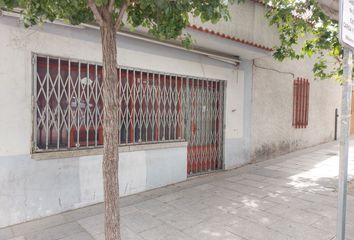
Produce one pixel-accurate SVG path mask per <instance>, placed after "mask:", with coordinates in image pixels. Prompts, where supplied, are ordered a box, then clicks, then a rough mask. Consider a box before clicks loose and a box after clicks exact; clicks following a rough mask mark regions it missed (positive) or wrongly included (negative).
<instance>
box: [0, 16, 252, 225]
mask: <svg viewBox="0 0 354 240" xmlns="http://www.w3.org/2000/svg"><path fill="white" fill-rule="evenodd" d="M0 31H1V34H0V46H1V47H0V48H1V49H0V52H1V55H0V62H1V64H0V79H1V83H2V87H1V88H0V108H1V109H2V114H1V117H0V132H1V137H0V227H4V226H8V225H11V224H16V223H19V222H24V221H27V220H31V219H35V218H39V217H43V216H48V215H52V214H55V213H59V212H62V211H66V210H69V209H74V208H77V207H82V206H86V205H89V204H94V203H98V202H102V201H103V192H102V175H101V174H102V173H101V167H100V166H101V159H102V157H101V156H82V157H72V158H64V157H63V158H60V155H59V156H58V157H59V158H60V159H54V160H34V159H32V158H31V155H30V151H31V138H32V137H31V136H32V110H31V108H32V104H31V101H32V100H31V95H32V81H33V77H32V76H33V72H32V66H31V56H32V53H41V54H45V55H52V56H60V57H66V58H74V59H82V60H85V61H94V62H100V61H101V48H100V38H99V37H100V36H99V32H98V31H96V30H92V29H86V28H81V27H68V26H58V25H53V24H44V25H43V26H41V27H35V28H31V29H25V28H24V27H23V26H22V24H21V23H19V20H18V18H14V17H7V16H2V17H0ZM118 59H119V64H121V65H124V66H130V67H136V68H142V69H148V70H153V71H162V72H167V73H173V74H181V75H191V76H197V77H204V78H212V79H221V80H226V81H227V94H226V106H225V121H226V123H227V125H226V128H225V132H227V134H226V135H225V159H224V160H225V162H224V163H225V166H226V167H227V168H231V167H234V166H239V165H241V164H242V162H241V161H244V158H243V157H244V156H245V155H246V152H247V149H245V148H242V147H240V148H236V147H234V146H233V143H236V142H237V143H242V142H243V141H244V140H243V139H244V115H243V109H244V94H243V91H244V86H245V84H244V79H243V76H244V73H243V71H242V70H238V68H237V67H236V66H235V65H232V64H228V63H224V62H221V61H218V60H215V59H211V58H208V57H206V56H203V55H199V54H195V53H188V52H186V51H183V50H178V49H172V48H168V47H164V46H159V45H156V44H153V43H147V42H143V41H140V40H134V39H130V38H127V37H119V40H118ZM247 139H249V136H247ZM236 157H237V158H236ZM186 166H187V146H186V144H185V143H183V142H182V143H176V144H175V145H173V146H171V145H168V146H167V147H166V146H165V147H164V146H163V145H160V146H159V147H157V148H154V149H151V150H146V149H145V148H144V147H142V148H140V149H137V150H136V151H133V152H123V153H121V154H120V169H119V171H120V173H119V174H120V190H121V194H122V195H128V194H132V193H136V192H141V191H144V190H148V189H152V188H156V187H160V186H164V185H168V184H172V183H176V182H179V181H183V180H185V179H186V178H187V170H186Z"/></svg>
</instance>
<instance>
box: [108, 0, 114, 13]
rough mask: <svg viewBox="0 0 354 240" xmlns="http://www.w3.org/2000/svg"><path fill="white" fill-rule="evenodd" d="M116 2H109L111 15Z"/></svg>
mask: <svg viewBox="0 0 354 240" xmlns="http://www.w3.org/2000/svg"><path fill="white" fill-rule="evenodd" d="M114 3H115V0H109V4H108V11H109V12H110V13H111V12H112V11H113V9H114Z"/></svg>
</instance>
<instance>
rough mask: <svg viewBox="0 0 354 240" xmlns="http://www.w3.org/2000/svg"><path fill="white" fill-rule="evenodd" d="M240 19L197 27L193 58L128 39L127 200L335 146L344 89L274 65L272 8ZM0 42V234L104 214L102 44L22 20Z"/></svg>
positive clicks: (123, 162)
mask: <svg viewBox="0 0 354 240" xmlns="http://www.w3.org/2000/svg"><path fill="white" fill-rule="evenodd" d="M231 15H232V21H231V22H226V23H225V22H221V23H219V24H217V25H212V24H203V25H202V24H201V23H200V22H199V21H198V20H195V21H194V22H193V24H192V25H191V26H190V27H189V28H188V29H187V30H186V31H188V32H189V33H190V34H191V35H192V37H193V39H194V40H195V49H194V50H186V49H183V48H180V47H178V46H176V45H175V43H161V42H158V41H155V40H152V39H151V38H149V37H148V36H146V34H145V33H144V32H142V31H137V32H136V33H129V32H121V33H118V40H117V44H118V45H117V46H118V65H119V68H118V75H119V77H120V80H121V81H120V82H121V85H120V96H121V108H122V111H121V113H120V116H121V118H120V119H121V122H120V123H119V124H120V129H121V131H120V135H121V137H120V143H121V148H120V165H119V166H120V167H119V177H120V191H121V195H122V196H125V195H129V194H134V193H137V192H141V191H145V190H149V189H153V188H157V187H161V186H165V185H169V184H173V183H176V182H181V181H184V180H186V179H187V177H188V176H192V175H195V174H201V173H205V172H210V171H217V170H223V169H232V168H236V167H239V166H242V165H245V164H247V163H250V162H252V161H256V160H263V159H267V158H270V157H273V156H277V155H279V154H282V153H286V152H290V151H294V150H296V149H301V148H305V147H309V146H312V145H316V144H319V143H322V142H327V141H331V140H332V139H333V136H334V120H335V116H334V111H335V109H336V108H338V106H339V101H340V86H339V84H337V83H335V82H334V81H331V80H328V81H315V80H314V77H313V74H312V64H311V62H313V61H314V60H311V59H310V60H304V61H300V62H292V61H288V62H284V63H277V62H275V61H274V60H273V59H272V57H271V47H272V46H273V45H275V44H276V43H277V33H276V31H275V30H274V29H272V28H270V27H269V26H268V24H267V20H266V19H265V18H264V6H263V5H260V4H258V3H254V2H252V1H250V2H246V3H245V4H242V5H235V6H233V7H232V9H231ZM241 23H242V24H241ZM0 30H1V31H0V32H1V34H0V52H1V54H0V79H1V83H2V87H1V88H0V107H1V109H2V114H1V117H0V132H1V135H0V189H1V190H0V227H5V226H9V225H12V224H16V223H20V222H25V221H28V220H32V219H36V218H39V217H43V216H48V215H52V214H56V213H59V212H63V211H67V210H70V209H74V208H78V207H82V206H87V205H90V204H95V203H98V202H102V201H103V190H102V171H101V162H102V155H101V154H102V144H103V141H102V124H101V122H102V117H103V115H102V99H101V97H102V96H101V81H102V69H101V66H100V62H101V58H102V56H101V45H100V34H99V32H98V30H97V29H95V28H93V27H92V26H87V25H80V26H78V27H72V26H68V25H65V24H63V23H60V22H56V23H47V24H44V25H42V26H37V27H33V28H30V29H25V28H24V27H23V26H22V24H21V23H20V21H19V18H18V16H16V15H15V14H12V13H7V14H4V15H3V16H1V17H0ZM297 79H306V80H307V81H306V84H302V83H303V82H305V81H302V82H301V84H300V82H294V81H296V80H297ZM296 84H297V85H296ZM295 86H296V87H295ZM304 86H305V87H304ZM294 88H296V89H297V90H294ZM299 89H300V90H301V91H300V90H299ZM297 92H299V94H295V93H297ZM298 98H299V99H298Z"/></svg>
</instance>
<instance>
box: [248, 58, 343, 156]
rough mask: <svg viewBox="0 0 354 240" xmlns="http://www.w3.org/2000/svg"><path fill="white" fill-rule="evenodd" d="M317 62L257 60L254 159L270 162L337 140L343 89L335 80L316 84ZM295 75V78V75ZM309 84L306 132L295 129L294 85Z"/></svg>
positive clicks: (321, 81) (254, 85)
mask: <svg viewBox="0 0 354 240" xmlns="http://www.w3.org/2000/svg"><path fill="white" fill-rule="evenodd" d="M314 61H315V59H312V60H311V59H305V60H301V61H284V62H283V63H279V62H276V61H275V60H273V59H272V58H264V59H257V60H254V65H253V93H252V96H253V97H252V159H253V160H255V161H259V160H264V159H269V158H271V157H275V156H278V155H281V154H284V153H288V152H292V151H295V150H298V149H302V148H306V147H310V146H314V145H317V144H320V143H324V142H329V141H332V140H333V139H334V121H335V109H336V108H338V109H339V108H340V100H341V87H340V84H339V83H338V82H335V81H334V80H330V79H329V80H314V76H313V72H312V67H313V63H314ZM292 74H293V75H292ZM297 77H301V78H306V79H309V81H310V99H309V120H308V126H307V127H306V128H295V127H293V126H292V119H293V81H294V79H296V78H297Z"/></svg>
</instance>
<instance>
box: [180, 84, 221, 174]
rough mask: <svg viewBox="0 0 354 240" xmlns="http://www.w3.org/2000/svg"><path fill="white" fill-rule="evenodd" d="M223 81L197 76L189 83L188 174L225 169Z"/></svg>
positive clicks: (187, 94)
mask: <svg viewBox="0 0 354 240" xmlns="http://www.w3.org/2000/svg"><path fill="white" fill-rule="evenodd" d="M224 91H225V83H224V81H212V80H205V79H194V80H192V81H190V82H189V84H187V91H186V101H187V104H186V106H187V108H186V113H185V116H186V124H185V127H186V130H185V133H186V134H185V135H186V136H185V137H186V140H187V141H188V143H189V144H188V166H187V171H188V174H189V175H194V174H200V173H205V172H209V171H214V170H218V169H222V167H223V119H224V117H223V116H224Z"/></svg>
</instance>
